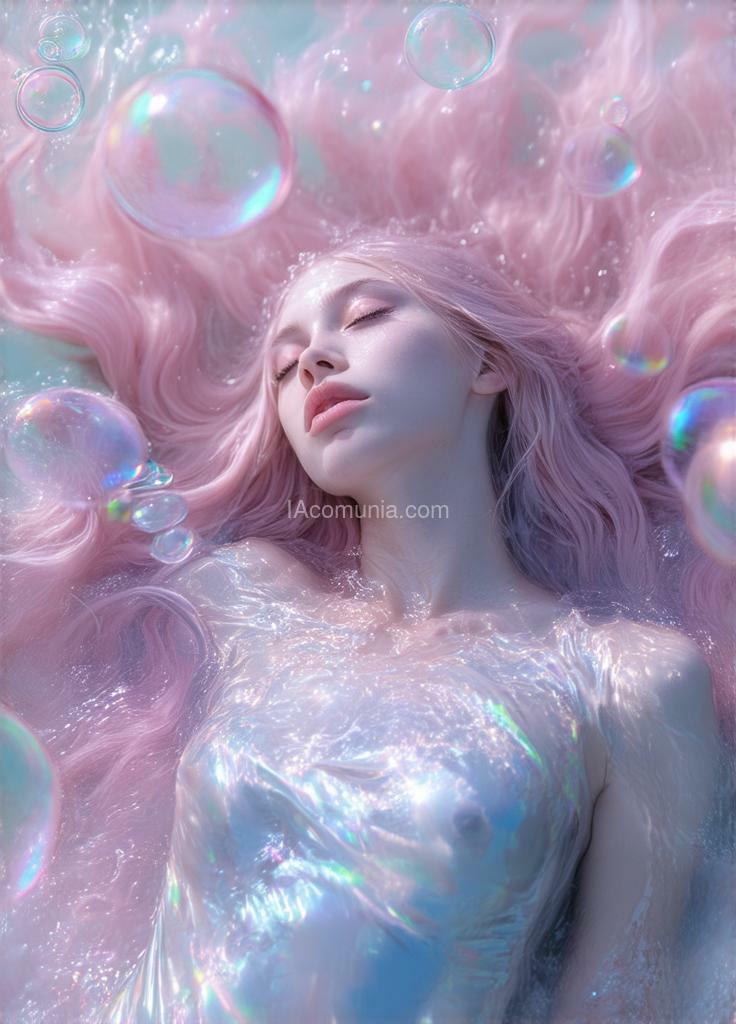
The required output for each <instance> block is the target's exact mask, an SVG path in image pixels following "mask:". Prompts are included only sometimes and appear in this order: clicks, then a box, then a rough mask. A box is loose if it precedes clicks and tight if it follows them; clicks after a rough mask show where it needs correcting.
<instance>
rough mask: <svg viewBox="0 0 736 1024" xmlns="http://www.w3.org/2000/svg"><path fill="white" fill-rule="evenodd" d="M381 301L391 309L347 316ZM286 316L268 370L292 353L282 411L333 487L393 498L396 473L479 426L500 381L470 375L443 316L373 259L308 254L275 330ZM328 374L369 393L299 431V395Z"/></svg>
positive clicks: (292, 436) (318, 477)
mask: <svg viewBox="0 0 736 1024" xmlns="http://www.w3.org/2000/svg"><path fill="white" fill-rule="evenodd" d="M366 277H368V278H373V279H375V283H373V284H369V285H365V286H364V287H363V288H362V289H361V290H360V291H359V292H358V293H356V294H354V295H353V296H352V297H351V298H349V299H348V300H346V301H344V302H338V303H336V304H333V303H330V302H328V299H329V296H330V295H331V293H332V292H333V291H334V290H335V289H336V288H339V287H340V286H341V285H344V284H346V283H348V282H349V281H353V280H359V279H361V278H366ZM379 309H386V310H388V312H386V313H385V314H381V315H378V316H375V317H372V318H370V319H367V320H364V321H362V322H360V323H353V321H354V320H356V318H358V317H360V316H363V315H365V314H366V313H373V312H374V311H377V310H379ZM287 325H296V326H297V327H298V328H299V330H298V332H296V333H294V334H291V333H290V334H288V335H287V336H286V337H285V338H284V340H282V341H280V342H279V343H278V345H277V347H276V348H275V350H274V352H272V353H269V356H270V358H271V365H272V370H273V371H278V370H281V369H283V368H284V367H286V366H288V364H289V363H291V362H292V361H293V360H294V359H297V358H298V364H297V365H296V366H294V367H292V369H291V370H289V372H288V373H287V374H286V375H285V377H283V379H282V380H281V381H280V382H279V383H278V384H277V385H276V387H277V389H278V390H277V396H278V397H277V402H278V413H279V418H280V421H281V425H282V427H283V429H284V433H285V434H286V437H287V438H288V440H289V442H290V444H291V446H292V448H293V450H294V452H295V453H296V455H297V458H298V459H299V462H300V463H301V465H302V467H303V468H304V470H305V472H306V473H307V474H308V476H309V477H310V478H311V479H312V480H313V481H314V482H315V483H316V484H317V485H318V486H319V487H321V488H322V489H323V490H324V491H326V492H327V493H329V494H333V495H346V494H349V495H351V496H352V497H354V498H355V499H356V500H357V501H366V502H367V501H375V500H377V498H378V497H379V493H377V492H380V495H382V496H383V497H384V498H385V499H386V500H392V499H391V498H390V496H389V495H390V493H391V488H390V486H389V478H390V476H391V475H392V473H394V472H397V471H398V472H400V470H401V467H402V466H403V467H406V466H408V465H410V464H413V465H416V463H417V460H419V461H420V462H421V461H423V460H425V459H427V460H432V459H433V458H435V457H436V454H437V453H438V452H439V451H444V452H445V453H447V454H449V453H451V451H452V448H453V446H461V445H462V444H463V443H464V442H463V435H464V433H465V432H466V431H467V430H468V429H471V430H472V431H473V432H475V431H482V430H483V429H484V427H485V424H486V423H487V420H488V414H489V411H490V408H491V400H492V398H493V396H494V394H495V393H496V392H497V391H499V390H501V388H502V384H501V382H500V381H499V380H498V378H497V377H496V376H495V375H492V374H490V373H486V374H483V375H482V376H480V377H478V376H475V373H474V371H473V369H472V368H471V367H470V365H469V363H468V360H464V359H461V358H459V353H458V348H457V345H456V343H455V342H454V341H453V340H452V339H451V338H450V337H449V336H448V334H447V330H446V328H445V325H444V324H443V323H442V322H441V320H440V319H439V318H438V317H437V316H436V315H435V314H434V313H433V312H432V311H431V310H430V309H429V308H428V307H427V306H425V305H424V304H423V303H422V302H420V301H419V300H418V299H417V298H415V297H414V296H413V295H412V294H411V293H410V292H408V291H407V290H406V289H405V288H404V287H403V286H402V285H401V284H400V283H398V282H395V281H393V280H392V278H391V277H390V276H389V275H387V274H385V273H383V272H382V271H380V270H377V269H375V268H373V267H368V266H364V265H360V264H356V263H351V262H347V261H344V260H339V259H330V260H325V261H322V262H320V263H317V264H314V265H313V266H312V267H310V268H309V269H308V270H306V271H305V272H304V273H303V274H302V275H301V276H300V277H299V278H297V280H296V281H295V282H294V283H293V285H292V286H291V288H290V290H289V293H288V295H287V297H286V300H285V302H284V305H283V307H282V309H281V311H280V314H279V318H278V323H277V324H276V325H274V328H275V329H274V337H275V336H276V335H277V334H279V333H280V332H281V331H282V330H283V329H284V328H285V327H286V326H287ZM328 378H329V379H333V380H336V381H340V382H344V383H347V384H350V385H352V386H353V387H355V388H357V389H359V390H360V391H362V392H364V393H365V394H367V395H369V396H370V400H369V401H367V402H366V403H365V404H364V406H362V407H359V408H358V409H356V410H354V411H353V412H351V413H350V414H349V415H347V416H346V417H345V418H344V419H343V420H339V421H337V422H336V423H334V424H333V425H331V426H328V427H327V428H325V429H324V430H322V431H320V432H319V433H318V434H315V435H311V434H308V433H306V431H305V426H304V403H305V401H306V398H307V395H308V394H309V392H310V390H311V389H312V388H313V387H316V386H317V385H319V384H321V383H323V381H325V380H327V379H328ZM472 398H475V402H473V401H471V399H472ZM469 420H477V423H473V424H472V425H471V424H470V423H469ZM366 481H371V484H372V487H371V490H370V491H366ZM384 484H385V486H384Z"/></svg>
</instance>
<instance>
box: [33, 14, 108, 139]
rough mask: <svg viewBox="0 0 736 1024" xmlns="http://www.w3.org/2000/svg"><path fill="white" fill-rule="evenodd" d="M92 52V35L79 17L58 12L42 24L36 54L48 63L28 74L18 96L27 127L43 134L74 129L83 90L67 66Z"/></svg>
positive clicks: (82, 104) (81, 104)
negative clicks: (69, 62)
mask: <svg viewBox="0 0 736 1024" xmlns="http://www.w3.org/2000/svg"><path fill="white" fill-rule="evenodd" d="M89 48H90V38H89V35H88V33H87V30H86V29H85V27H84V25H83V24H82V22H81V21H80V20H79V18H78V17H77V16H76V14H74V13H72V12H70V11H59V12H56V13H55V14H50V15H48V16H47V17H45V18H44V19H43V20H42V22H41V24H40V26H39V41H38V45H37V47H36V52H37V53H38V55H39V57H40V58H41V60H43V61H46V62H47V63H46V64H42V65H41V66H40V67H36V68H31V70H29V71H27V72H25V73H24V74H23V75H22V76H21V77H20V80H19V82H18V87H17V90H16V94H15V109H16V111H17V113H18V117H19V118H20V119H21V121H23V123H24V124H26V125H28V127H29V128H34V129H35V130H36V131H41V132H61V131H66V130H68V129H69V128H73V127H74V125H75V124H76V123H77V122H78V121H79V118H80V117H81V116H82V111H83V110H84V89H83V88H82V83H81V82H80V81H79V78H78V77H77V75H76V74H75V73H74V71H72V69H71V68H69V67H66V62H68V61H71V60H80V59H81V58H82V57H85V56H86V55H87V54H88V53H89Z"/></svg>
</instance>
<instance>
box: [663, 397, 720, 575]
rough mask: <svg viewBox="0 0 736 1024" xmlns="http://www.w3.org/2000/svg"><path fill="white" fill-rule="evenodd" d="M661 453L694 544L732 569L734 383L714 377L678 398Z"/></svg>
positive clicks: (672, 410)
mask: <svg viewBox="0 0 736 1024" xmlns="http://www.w3.org/2000/svg"><path fill="white" fill-rule="evenodd" d="M661 455H662V465H663V467H664V470H665V472H666V474H667V476H668V477H669V479H670V481H671V482H672V484H673V485H674V486H675V487H676V488H677V489H678V491H679V492H680V494H681V496H682V501H683V505H684V507H685V512H686V516H687V521H688V527H689V529H690V532H691V534H692V535H693V537H694V538H695V540H696V541H697V542H698V544H699V545H700V546H701V547H702V548H703V550H705V551H707V552H708V554H710V555H712V556H713V558H715V559H716V560H718V561H719V562H722V563H723V564H725V565H728V566H736V379H734V378H731V377H714V378H713V379H711V380H707V381H703V382H701V383H699V384H697V385H694V386H693V387H690V388H687V389H686V390H685V391H683V392H682V393H681V394H680V395H679V396H678V398H677V400H676V401H675V403H674V405H673V406H672V407H671V409H670V410H669V412H668V415H667V423H666V428H665V433H664V439H663V442H662V451H661Z"/></svg>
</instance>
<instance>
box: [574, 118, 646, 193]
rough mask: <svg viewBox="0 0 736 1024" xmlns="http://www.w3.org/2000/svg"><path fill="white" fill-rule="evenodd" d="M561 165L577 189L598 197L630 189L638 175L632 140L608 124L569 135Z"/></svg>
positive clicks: (638, 163) (620, 130) (639, 172)
mask: <svg viewBox="0 0 736 1024" xmlns="http://www.w3.org/2000/svg"><path fill="white" fill-rule="evenodd" d="M561 167H562V172H563V174H564V175H565V177H566V178H567V180H568V181H569V183H570V185H571V186H572V187H573V188H574V189H575V191H576V192H579V193H580V195H583V196H591V197H594V198H599V199H600V198H604V197H606V196H614V195H617V194H618V193H619V192H622V191H623V190H624V189H625V188H629V187H630V186H631V185H633V184H634V182H635V181H636V180H637V178H638V177H639V176H640V174H641V163H640V162H639V157H638V155H637V152H636V149H635V147H634V143H633V142H632V140H631V139H630V138H629V136H628V135H627V134H626V132H625V131H623V130H622V129H621V128H617V127H616V126H615V125H613V124H607V123H605V124H599V125H594V126H593V127H589V128H583V129H581V130H580V131H579V132H576V133H575V134H574V135H573V136H571V138H569V139H568V140H567V142H566V143H565V146H564V149H563V152H562V163H561Z"/></svg>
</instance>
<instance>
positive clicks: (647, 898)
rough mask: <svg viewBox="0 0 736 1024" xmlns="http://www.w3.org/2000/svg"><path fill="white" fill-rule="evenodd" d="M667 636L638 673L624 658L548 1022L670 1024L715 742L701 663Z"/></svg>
mask: <svg viewBox="0 0 736 1024" xmlns="http://www.w3.org/2000/svg"><path fill="white" fill-rule="evenodd" d="M666 635H667V636H668V637H669V638H670V640H671V643H668V644H666V645H665V649H664V650H653V651H652V650H650V651H649V658H648V659H647V660H648V663H649V664H648V665H647V662H645V663H644V664H642V662H641V661H640V660H639V659H638V658H637V657H636V656H635V657H633V658H628V659H627V665H628V669H627V672H625V673H624V674H623V676H622V679H621V681H620V683H619V685H618V686H617V689H616V694H617V698H618V700H617V702H616V703H615V704H614V707H617V708H619V709H620V712H618V713H616V715H615V718H614V717H612V718H611V720H610V722H609V728H610V733H611V735H610V739H611V742H610V744H609V746H610V750H609V763H608V772H607V776H606V784H605V785H604V788H603V791H602V792H601V794H600V796H599V798H598V800H597V802H596V806H595V812H594V817H593V831H592V838H591V842H590V846H589V848H588V850H587V851H586V854H585V856H584V858H583V861H582V863H581V868H580V888H579V893H578V898H577V904H576V907H577V916H576V920H575V924H574V930H573V935H572V942H571V953H570V956H569V958H568V961H567V962H566V964H565V968H564V970H563V974H562V977H561V979H560V982H559V985H558V988H557V991H556V995H555V1000H554V1003H553V1012H552V1015H551V1018H550V1024H612V1022H614V1021H615V1022H616V1024H625V1022H630V1024H672V1022H676V1021H677V1017H676V1001H675V996H674V990H675V982H676V980H677V978H676V975H677V965H676V942H677V938H678V929H679V926H680V923H681V919H682V916H683V912H684V910H685V908H686V904H687V899H688V895H689V886H690V880H691V877H692V874H693V869H694V867H695V865H696V862H697V857H698V845H699V844H698V835H697V833H698V829H699V828H700V826H701V825H702V823H703V821H704V819H705V818H706V817H707V815H708V812H709V810H710V809H711V806H712V799H713V795H714V791H715V779H716V771H717V762H718V750H719V740H718V731H717V724H716V720H715V713H714V708H713V700H712V694H711V677H710V672H709V669H708V666H707V664H706V662H705V660H704V659H703V657H702V656H701V654H700V652H699V651H698V649H697V647H696V646H695V645H694V644H693V643H691V642H690V641H689V640H687V638H684V637H681V636H679V635H677V634H672V633H670V632H667V633H666ZM675 637H676V639H674V638H675ZM654 658H656V659H657V662H658V663H657V665H656V667H652V665H651V662H652V661H653V660H654ZM634 677H638V678H634ZM611 726H613V727H612V728H611Z"/></svg>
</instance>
